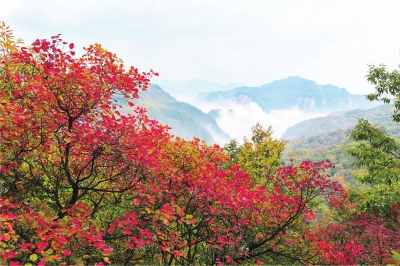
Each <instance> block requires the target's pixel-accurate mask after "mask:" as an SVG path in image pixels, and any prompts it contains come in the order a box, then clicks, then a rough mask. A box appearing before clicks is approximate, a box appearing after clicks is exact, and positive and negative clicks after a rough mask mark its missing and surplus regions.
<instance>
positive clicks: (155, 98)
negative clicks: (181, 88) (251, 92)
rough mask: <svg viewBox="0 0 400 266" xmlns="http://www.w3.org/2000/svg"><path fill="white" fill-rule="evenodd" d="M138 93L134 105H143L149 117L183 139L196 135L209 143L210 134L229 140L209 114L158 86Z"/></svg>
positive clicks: (211, 139)
mask: <svg viewBox="0 0 400 266" xmlns="http://www.w3.org/2000/svg"><path fill="white" fill-rule="evenodd" d="M139 95H140V97H139V99H136V100H135V101H134V103H135V105H137V106H141V107H145V108H146V109H147V114H148V116H149V117H150V118H152V119H156V120H157V121H159V122H160V123H161V124H163V125H168V126H170V127H171V133H172V134H174V135H178V136H180V137H182V138H184V139H192V138H193V137H197V138H200V139H203V140H205V141H206V142H207V143H209V144H211V143H215V139H214V138H213V137H212V135H214V136H215V137H216V138H220V139H224V140H229V135H228V134H226V133H225V132H223V131H222V130H221V129H220V128H219V127H218V125H217V123H216V122H215V120H214V119H213V118H212V117H211V116H209V115H207V114H205V113H203V112H202V111H201V110H199V109H198V108H196V107H194V106H192V105H190V104H188V103H184V102H179V101H177V100H176V99H175V98H174V97H172V96H171V95H169V94H168V93H166V92H164V91H163V90H162V89H161V88H160V87H159V86H157V85H150V86H149V88H148V89H147V91H144V92H140V93H139ZM118 100H119V101H123V100H122V99H118Z"/></svg>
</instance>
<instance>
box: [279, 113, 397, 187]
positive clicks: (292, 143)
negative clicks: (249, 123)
mask: <svg viewBox="0 0 400 266" xmlns="http://www.w3.org/2000/svg"><path fill="white" fill-rule="evenodd" d="M392 113H393V106H391V105H383V106H379V107H376V108H373V109H369V110H354V111H350V112H346V113H344V114H342V115H337V116H331V117H323V118H314V119H310V120H308V121H304V122H302V123H299V124H297V125H295V126H294V127H293V128H291V131H292V132H296V131H299V132H298V135H303V136H301V137H298V138H294V139H290V140H289V142H288V143H287V144H286V146H285V152H284V155H283V156H282V161H283V162H286V163H290V159H295V160H297V161H302V160H306V159H309V160H312V161H321V160H324V159H329V160H330V161H331V162H332V163H333V164H334V165H335V168H334V169H331V170H330V174H331V175H333V176H334V177H336V178H338V179H342V180H344V181H345V182H354V181H353V179H352V173H353V172H354V171H355V172H360V171H362V170H358V169H356V168H354V167H352V165H351V164H352V162H353V159H352V157H351V156H350V155H348V154H347V153H346V148H347V147H348V146H349V145H352V144H353V143H354V142H352V141H350V139H349V137H348V134H349V133H350V131H351V130H352V128H353V127H354V125H355V124H356V123H357V118H366V119H368V120H369V121H370V122H371V123H373V124H374V125H375V126H378V127H381V128H383V129H384V130H386V132H388V133H389V134H390V135H391V136H394V137H396V138H399V137H400V123H395V122H393V121H392V120H391V119H390V114H392ZM323 130H324V131H323ZM288 131H289V130H288ZM285 139H287V138H285Z"/></svg>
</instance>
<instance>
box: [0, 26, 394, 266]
mask: <svg viewBox="0 0 400 266" xmlns="http://www.w3.org/2000/svg"><path fill="white" fill-rule="evenodd" d="M157 75H158V73H157V72H154V71H153V70H150V71H149V72H142V71H139V70H138V69H137V68H136V67H127V66H125V65H124V63H123V61H122V59H120V58H118V57H117V55H116V54H114V53H112V52H110V51H108V50H106V49H105V48H103V47H102V46H101V45H100V44H94V45H90V46H88V47H86V48H84V52H83V54H82V55H81V56H79V57H78V56H76V55H75V50H74V44H73V43H70V42H66V41H64V40H62V39H61V36H60V35H56V36H53V37H51V39H49V40H46V39H37V40H36V41H35V42H33V43H32V44H31V45H30V46H24V44H23V41H22V40H21V39H16V38H15V37H14V36H13V31H12V30H11V29H10V28H9V26H7V25H6V24H5V23H4V22H2V23H0V264H1V265H3V264H6V265H46V264H47V265H107V264H110V265H233V264H246V265H248V264H251V265H254V264H260V265H262V264H276V265H277V264H283V265H288V264H299V265H304V264H316V265H337V264H396V263H398V262H399V261H400V254H398V253H397V252H400V224H399V222H400V216H399V215H400V210H399V204H400V182H399V176H400V169H399V158H400V154H399V151H400V144H399V142H398V141H397V139H396V138H395V137H392V136H390V135H389V134H388V133H387V132H386V131H385V130H384V129H382V128H380V127H376V126H373V125H372V124H371V123H370V122H369V121H367V120H365V119H360V120H358V122H357V124H356V125H355V126H354V128H352V129H351V131H350V132H349V133H348V134H347V135H346V137H347V138H349V139H350V140H351V141H353V143H354V145H352V146H351V147H348V148H347V149H346V154H347V155H348V156H349V157H348V158H349V160H351V162H350V164H352V166H353V167H354V168H355V169H359V170H358V171H357V174H355V175H354V176H353V177H352V178H354V182H353V183H350V182H345V184H344V182H338V180H335V179H332V177H331V174H332V172H331V171H333V170H334V168H335V165H334V164H333V163H332V162H331V161H330V160H327V159H325V158H318V160H315V161H311V160H309V159H310V158H300V160H299V159H295V158H290V157H289V158H287V162H285V163H282V161H284V160H283V156H284V151H285V147H286V145H288V144H287V142H286V141H285V140H278V139H275V138H274V137H273V135H272V130H273V129H272V128H264V127H263V126H262V125H260V124H256V125H254V127H253V128H252V136H251V138H249V139H246V138H244V140H243V142H239V141H236V140H231V141H230V142H228V143H227V144H226V145H225V146H224V147H220V146H218V145H209V144H207V143H206V142H205V141H202V140H200V139H198V138H194V139H192V140H184V139H182V138H179V137H177V136H173V135H172V134H171V133H170V131H169V127H168V126H167V125H161V124H160V123H158V122H157V121H155V120H152V119H149V118H148V116H147V114H146V110H145V109H144V108H141V107H139V106H136V104H135V99H137V98H138V97H139V91H145V90H146V89H147V88H148V86H149V82H150V79H151V77H152V76H157ZM367 79H368V81H369V82H371V83H372V84H373V85H375V92H374V93H371V94H369V95H367V98H368V99H369V100H370V101H383V102H384V103H391V102H393V103H394V113H393V115H392V117H391V119H392V120H393V121H395V122H399V121H400V114H398V111H399V109H400V97H399V95H400V73H399V72H398V71H397V70H394V71H392V72H390V71H388V70H387V69H386V67H385V66H384V65H380V66H371V67H370V69H369V72H368V73H367ZM122 100H123V101H126V102H127V103H128V105H130V106H132V107H135V109H134V112H133V113H124V112H122V105H121V101H122ZM329 137H330V136H329V135H327V138H329ZM341 138H343V135H341ZM327 142H329V140H328V141H327ZM321 153H322V151H321ZM347 155H346V156H347ZM305 157H307V156H305ZM322 157H323V156H322ZM285 160H286V159H285Z"/></svg>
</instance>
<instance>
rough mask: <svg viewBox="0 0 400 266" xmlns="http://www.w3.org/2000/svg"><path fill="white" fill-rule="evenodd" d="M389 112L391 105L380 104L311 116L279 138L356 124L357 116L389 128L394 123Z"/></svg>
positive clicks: (308, 134)
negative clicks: (371, 107)
mask: <svg viewBox="0 0 400 266" xmlns="http://www.w3.org/2000/svg"><path fill="white" fill-rule="evenodd" d="M391 114H393V106H392V105H381V106H378V107H375V108H373V109H368V110H361V109H356V110H352V111H348V112H345V113H343V114H337V115H335V114H332V115H328V116H326V117H318V118H312V119H309V120H306V121H303V122H301V123H298V124H296V125H294V126H292V127H289V128H288V129H287V130H286V132H285V133H284V134H283V135H282V137H281V138H283V139H294V138H299V137H303V136H313V135H317V134H318V133H323V132H331V131H335V130H337V129H347V128H350V127H353V126H355V125H356V124H357V118H365V119H367V120H369V121H370V122H372V123H375V122H380V123H381V125H382V126H386V127H387V128H388V129H389V130H390V129H391V128H393V126H395V125H396V124H395V123H393V122H392V119H391V118H390V115H391ZM396 128H397V127H396Z"/></svg>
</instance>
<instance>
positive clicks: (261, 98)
mask: <svg viewBox="0 0 400 266" xmlns="http://www.w3.org/2000/svg"><path fill="white" fill-rule="evenodd" d="M197 100H198V101H203V102H208V103H213V102H218V101H221V100H234V101H235V102H237V103H242V104H246V103H249V102H255V103H257V104H258V105H259V106H260V107H261V108H262V109H263V110H264V111H265V112H269V111H271V110H283V109H289V108H293V107H297V108H299V109H300V110H304V111H308V112H325V113H326V112H333V111H343V110H352V109H356V108H361V109H367V108H371V107H374V106H377V105H378V104H377V103H371V102H369V101H368V100H366V99H365V96H364V95H357V94H351V93H349V92H348V91H347V90H346V89H343V88H339V87H336V86H333V85H320V84H318V83H316V82H315V81H312V80H308V79H304V78H301V77H299V76H292V77H288V78H286V79H282V80H277V81H274V82H272V83H270V84H265V85H262V86H261V87H246V86H242V87H238V88H234V89H231V90H228V91H217V92H210V93H202V94H200V95H199V96H198V98H197Z"/></svg>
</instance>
